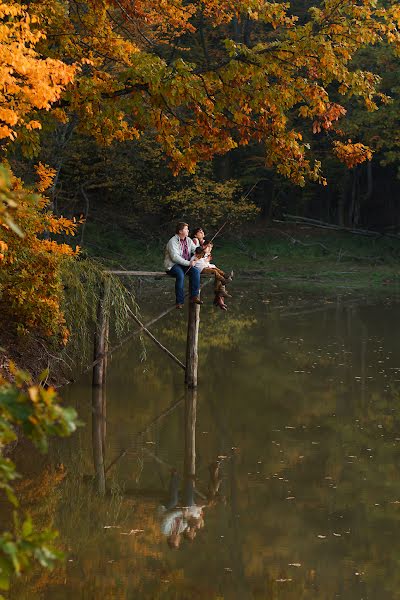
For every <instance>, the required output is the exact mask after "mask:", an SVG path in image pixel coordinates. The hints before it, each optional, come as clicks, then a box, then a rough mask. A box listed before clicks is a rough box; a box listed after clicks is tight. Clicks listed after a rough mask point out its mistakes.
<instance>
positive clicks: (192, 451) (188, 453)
mask: <svg viewBox="0 0 400 600" xmlns="http://www.w3.org/2000/svg"><path fill="white" fill-rule="evenodd" d="M196 409H197V391H196V390H193V389H192V390H186V394H185V458H184V465H183V471H184V476H185V478H192V477H194V475H195V474H196Z"/></svg>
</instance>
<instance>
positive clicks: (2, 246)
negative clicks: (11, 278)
mask: <svg viewBox="0 0 400 600" xmlns="http://www.w3.org/2000/svg"><path fill="white" fill-rule="evenodd" d="M7 250H8V246H7V244H6V243H5V242H4V241H3V240H0V262H1V261H2V260H3V259H4V254H5V253H6V252H7Z"/></svg>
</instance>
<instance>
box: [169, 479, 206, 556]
mask: <svg viewBox="0 0 400 600" xmlns="http://www.w3.org/2000/svg"><path fill="white" fill-rule="evenodd" d="M178 502H179V475H178V473H177V471H176V469H173V470H172V471H171V479H170V484H169V490H168V499H167V501H166V503H165V506H162V507H161V508H160V511H159V512H160V516H161V524H160V529H161V533H163V534H164V535H165V536H166V537H167V544H168V546H169V547H170V548H172V549H178V548H179V546H180V544H181V541H182V535H184V537H185V538H186V539H188V540H193V539H194V538H195V537H196V534H197V531H198V530H199V529H201V528H202V527H204V518H203V506H198V505H196V504H195V501H194V478H192V477H188V478H186V479H185V485H184V490H183V506H181V507H179V506H178Z"/></svg>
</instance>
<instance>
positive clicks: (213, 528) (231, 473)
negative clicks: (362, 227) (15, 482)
mask: <svg viewBox="0 0 400 600" xmlns="http://www.w3.org/2000/svg"><path fill="white" fill-rule="evenodd" d="M234 283H235V284H234V285H233V284H232V290H233V291H234V296H235V297H234V298H232V299H231V300H229V311H228V312H227V313H223V312H222V311H220V310H219V309H217V308H214V307H212V306H211V302H209V300H210V292H208V293H207V294H204V295H205V296H206V297H207V302H206V303H205V304H204V306H203V307H202V308H201V324H200V344H199V358H200V364H199V388H198V392H197V414H196V416H197V421H196V427H195V432H194V431H193V430H192V432H191V433H192V434H193V435H194V433H195V438H196V439H195V442H196V465H195V470H196V478H195V486H196V490H197V492H198V493H197V494H195V495H194V499H195V502H196V504H197V505H200V506H203V508H202V517H200V518H198V519H194V520H193V519H192V521H190V519H189V517H188V514H187V513H186V512H185V511H183V510H182V509H180V508H179V507H180V506H181V505H182V504H187V503H188V502H187V501H186V498H183V497H182V495H180V497H179V499H178V506H177V507H176V508H175V509H174V508H173V504H174V503H173V502H172V499H171V498H169V500H170V501H171V502H170V504H171V506H170V507H169V510H167V511H165V510H164V512H162V509H161V508H160V507H161V506H162V505H164V506H165V504H166V502H167V501H168V494H167V491H168V487H169V482H170V478H171V472H173V471H172V470H173V469H176V472H177V476H180V478H181V486H180V494H182V490H183V488H184V487H185V481H186V483H187V482H188V481H189V482H191V481H192V482H193V481H194V480H193V478H191V479H189V480H187V479H186V480H185V477H184V475H185V472H184V464H185V458H186V464H188V463H190V460H191V459H192V458H193V455H191V456H189V457H188V456H187V454H188V447H187V446H188V442H186V449H185V410H184V404H185V397H184V386H183V371H182V370H181V369H180V367H179V366H177V365H176V364H175V363H173V362H172V361H171V360H170V359H169V358H168V357H167V356H166V355H165V354H163V353H162V352H161V351H160V350H159V349H158V348H157V347H155V346H154V345H153V344H152V342H151V341H150V340H148V341H147V340H144V343H143V342H140V341H139V340H138V339H137V338H135V340H134V341H133V342H132V344H128V345H127V346H126V347H125V348H124V349H123V350H121V351H119V352H117V353H116V354H114V356H113V358H112V361H111V362H110V364H109V369H108V378H107V415H106V422H107V424H106V441H105V463H106V465H107V466H110V465H111V466H110V468H109V469H108V471H107V475H106V478H107V494H106V496H105V497H99V496H98V494H97V493H96V491H95V486H94V484H93V473H94V467H93V459H92V456H93V454H92V437H91V420H92V418H91V409H90V406H91V388H90V383H91V381H90V376H83V377H82V378H81V379H80V380H79V381H77V382H76V383H74V384H73V385H70V386H68V387H67V388H65V389H64V390H62V395H63V398H64V399H65V400H66V402H67V403H69V404H72V405H74V406H75V407H77V409H78V411H79V414H80V416H81V419H82V420H83V421H84V423H85V426H84V427H82V428H81V429H80V430H79V432H78V433H77V434H76V435H74V436H73V437H72V438H70V439H68V440H61V441H59V440H57V441H56V442H54V443H52V446H51V449H50V452H49V454H48V455H47V456H46V457H45V458H38V457H37V455H36V454H33V453H31V452H28V453H27V452H26V453H25V455H24V456H23V457H22V459H23V462H24V468H25V470H29V471H30V472H31V473H33V474H34V475H33V476H32V477H31V479H30V480H29V481H28V482H27V483H26V484H24V485H25V487H24V488H23V489H21V494H22V496H23V497H24V503H25V504H24V506H26V507H27V508H29V509H30V510H31V512H32V513H33V515H34V518H35V520H36V521H37V522H38V523H39V524H42V525H52V526H54V527H57V528H58V530H59V531H60V538H59V544H60V546H62V547H63V548H64V550H65V552H66V562H65V564H64V565H62V566H60V567H59V568H58V569H56V570H55V571H54V572H53V573H50V574H49V573H43V571H40V572H38V573H36V572H35V573H33V574H31V575H29V576H27V577H26V578H25V579H23V580H21V581H19V582H17V584H16V586H15V588H14V595H12V596H11V597H13V598H18V600H19V599H21V600H23V599H28V598H29V600H35V599H39V598H40V599H43V600H50V599H51V600H66V599H67V598H68V599H70V598H73V599H74V600H75V599H85V600H86V599H87V600H92V599H96V600H97V599H101V600H109V599H110V600H111V599H117V598H118V599H128V600H130V599H132V600H133V599H135V600H142V599H146V600H147V599H149V600H150V599H151V600H153V599H160V600H161V599H162V600H164V599H165V600H167V599H168V600H169V599H175V600H186V599H188V600H189V599H190V600H191V599H196V600H197V599H199V600H200V599H201V600H203V599H204V600H217V599H219V600H222V599H226V600H230V599H237V600H246V599H248V600H250V599H265V600H267V599H268V600H275V599H276V600H303V599H304V600H305V599H315V600H334V599H337V598H340V599H342V600H389V599H390V600H393V599H396V598H400V568H399V567H400V564H399V563H400V552H399V539H400V477H399V460H400V405H399V392H400V344H399V340H398V332H397V325H396V324H397V323H399V320H400V304H399V303H398V300H399V299H398V298H396V297H395V296H394V295H393V294H392V292H390V294H389V293H388V295H387V297H381V298H380V299H371V298H368V297H357V298H356V297H354V296H351V295H346V293H345V288H344V289H343V290H341V289H338V291H337V294H330V295H322V294H311V293H307V294H306V293H303V292H298V291H287V290H282V289H280V288H279V287H275V286H272V285H271V284H269V285H267V284H265V283H261V282H259V283H257V282H251V283H250V282H249V283H248V282H246V281H242V282H240V281H237V282H234ZM163 290H164V288H161V289H160V290H159V292H157V294H155V295H153V296H151V295H150V293H149V292H150V289H149V287H147V288H146V289H144V290H143V292H142V296H141V298H140V299H139V302H140V304H141V305H142V306H143V307H145V309H143V314H144V317H145V320H146V319H147V317H148V318H151V317H152V316H154V315H157V314H158V313H160V312H161V311H162V310H163V308H165V307H166V306H168V303H171V302H173V297H172V294H171V291H170V289H169V288H165V290H166V291H165V292H164V291H163ZM341 292H343V293H341ZM152 331H153V332H154V333H155V334H156V335H157V337H158V338H159V339H160V340H161V341H162V343H164V344H165V345H166V346H167V347H168V348H170V349H171V350H172V351H173V352H174V353H175V354H176V355H178V356H179V357H180V358H181V359H182V360H183V359H184V351H185V338H186V311H179V312H178V311H176V312H173V313H172V314H171V315H168V316H167V317H166V318H165V319H163V320H161V321H160V322H158V323H157V325H155V326H154V327H153V328H152ZM192 400H193V399H190V398H189V397H188V396H187V397H186V402H190V401H192ZM192 416H194V415H192ZM114 461H115V462H114ZM111 463H113V464H111ZM217 464H218V465H219V471H218V470H216V469H217V467H216V465H217ZM210 465H211V467H210ZM210 473H211V474H212V476H213V477H212V482H211V483H212V484H211V488H210V485H209V478H210ZM186 474H187V473H186ZM173 477H175V475H174V476H173ZM213 486H214V487H213ZM215 488H218V490H216V489H215ZM189 504H190V502H189ZM192 509H193V506H191V510H192ZM191 514H192V516H193V514H194V513H193V512H192V513H191ZM196 514H197V515H198V514H199V511H198V513H196ZM168 519H169V520H168ZM171 522H173V526H172V528H170V529H168V527H169V526H170V524H171ZM189 523H191V525H190V526H189ZM174 527H175V529H174ZM177 527H178V528H181V529H182V530H183V531H184V529H185V527H186V530H188V528H189V529H190V531H191V532H192V536H191V537H193V536H194V534H196V535H195V537H194V539H189V537H190V536H187V531H186V533H183V532H182V534H181V536H180V537H179V536H178V538H179V539H178V542H176V539H177V536H176V535H175V537H174V539H175V542H174V543H175V544H176V545H178V546H179V547H178V548H174V549H171V548H170V547H169V545H168V543H167V542H168V539H167V538H169V537H170V536H169V535H167V532H168V531H169V532H171V531H173V532H174V533H175V534H177V532H178V530H177ZM193 532H194V534H193Z"/></svg>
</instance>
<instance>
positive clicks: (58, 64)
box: [0, 2, 76, 140]
mask: <svg viewBox="0 0 400 600" xmlns="http://www.w3.org/2000/svg"><path fill="white" fill-rule="evenodd" d="M0 15H2V18H3V21H2V22H1V23H0V120H1V121H2V123H1V125H0V139H6V138H9V139H11V140H13V139H15V136H16V128H17V127H21V126H22V125H25V126H26V127H27V128H28V129H29V130H32V129H38V128H40V127H41V125H40V123H39V121H38V120H37V119H32V118H29V116H30V113H32V111H34V110H37V109H39V110H40V109H45V110H49V108H50V106H51V104H52V103H53V102H55V101H56V100H58V99H59V98H60V95H61V92H62V91H63V89H64V88H65V86H66V85H67V84H68V83H70V82H71V81H72V79H73V77H74V75H75V71H76V69H75V67H74V66H73V65H67V64H65V63H63V62H62V61H60V60H56V59H53V58H45V59H44V58H42V57H41V56H40V55H39V54H38V53H37V52H36V50H35V47H36V45H37V44H38V43H39V41H40V40H42V39H44V37H45V34H44V32H43V31H40V30H39V29H37V28H35V29H34V30H33V29H31V25H32V24H34V23H35V22H36V20H37V19H36V17H35V18H31V16H30V15H29V13H28V12H27V11H26V10H25V8H24V7H23V6H22V5H17V4H14V3H10V4H9V3H4V2H3V3H1V4H0Z"/></svg>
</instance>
